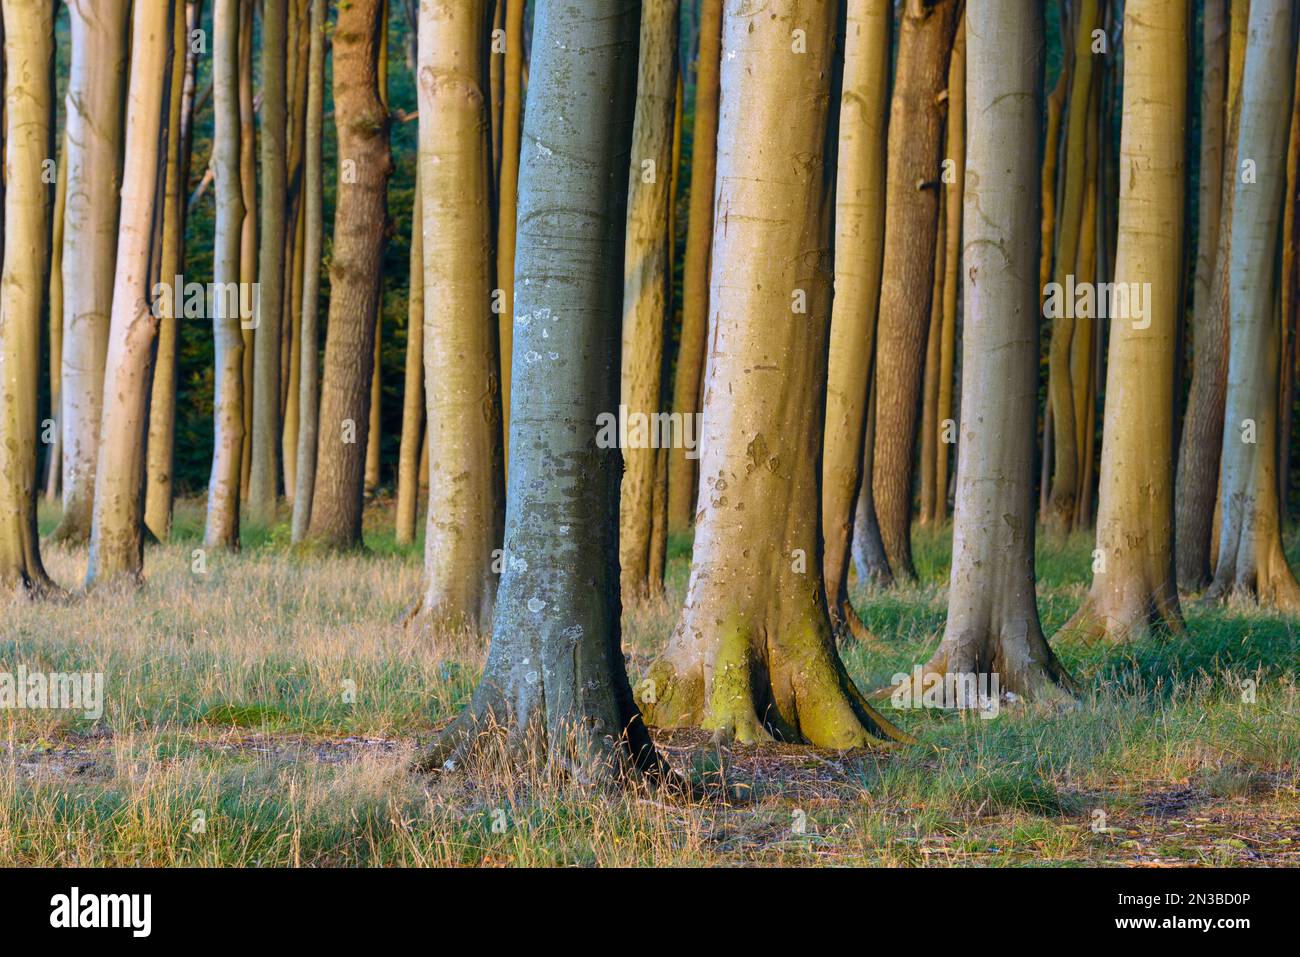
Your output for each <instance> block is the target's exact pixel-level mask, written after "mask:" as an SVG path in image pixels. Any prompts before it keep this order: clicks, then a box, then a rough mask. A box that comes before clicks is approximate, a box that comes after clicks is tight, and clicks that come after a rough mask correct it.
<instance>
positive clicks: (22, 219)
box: [0, 0, 54, 597]
mask: <svg viewBox="0 0 1300 957" xmlns="http://www.w3.org/2000/svg"><path fill="white" fill-rule="evenodd" d="M0 13H2V15H3V17H4V61H5V62H4V92H5V110H4V116H5V136H4V150H5V169H6V171H7V173H8V176H7V182H6V183H5V192H4V221H5V226H4V268H3V272H2V273H0V397H2V398H3V401H0V585H2V586H4V587H5V588H6V589H10V590H13V589H22V590H23V591H25V592H26V593H27V594H28V595H30V596H34V597H35V596H41V595H44V594H46V593H48V592H50V591H52V590H53V589H54V584H53V582H51V581H50V578H49V576H48V575H46V573H45V566H44V565H43V564H42V563H41V548H40V541H39V539H38V538H37V534H36V487H37V486H36V441H37V439H36V433H37V422H36V402H37V385H38V383H39V382H40V361H41V299H42V297H43V296H44V293H45V282H46V279H47V274H48V270H49V268H50V259H49V257H50V203H51V195H50V193H51V190H50V184H49V183H48V182H46V180H47V179H48V177H46V176H45V175H44V173H45V167H44V164H45V163H46V161H47V160H48V158H49V156H50V153H51V151H52V147H53V143H54V139H53V129H54V82H53V78H54V72H53V65H54V3H53V0H4V2H3V5H0Z"/></svg>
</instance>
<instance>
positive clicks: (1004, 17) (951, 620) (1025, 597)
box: [914, 0, 1074, 707]
mask: <svg viewBox="0 0 1300 957" xmlns="http://www.w3.org/2000/svg"><path fill="white" fill-rule="evenodd" d="M966 31H967V37H966V43H967V55H968V56H969V63H968V66H967V70H968V74H967V75H968V84H969V86H968V90H967V96H968V97H969V103H970V144H969V151H968V153H967V171H968V172H967V180H968V188H967V189H966V192H965V203H966V216H965V223H966V233H965V236H964V239H963V245H964V249H963V257H962V262H963V268H964V269H965V270H966V275H967V281H966V284H965V310H964V316H965V333H964V336H963V339H962V348H963V354H962V390H961V401H962V406H963V408H962V417H961V420H962V429H963V432H964V434H963V436H962V442H961V445H960V447H959V449H958V466H957V496H956V512H955V523H954V526H953V549H952V554H953V563H952V575H951V583H950V585H949V589H948V621H947V624H946V626H945V628H944V636H943V641H942V642H941V643H940V645H939V647H938V649H937V650H936V651H935V653H934V655H933V657H931V659H930V661H929V663H928V664H927V665H926V666H925V669H924V672H925V673H927V674H950V675H972V674H979V675H985V674H993V675H996V676H998V681H999V686H1000V687H1001V688H1003V689H1005V690H1008V691H1013V692H1015V693H1016V694H1019V695H1022V696H1025V697H1029V698H1059V697H1061V696H1062V692H1066V693H1067V694H1068V693H1069V692H1071V691H1073V688H1074V684H1073V681H1072V680H1071V679H1070V677H1069V676H1068V675H1067V674H1066V673H1065V669H1064V668H1063V667H1062V666H1061V664H1060V662H1059V661H1057V660H1056V656H1055V655H1054V654H1053V653H1052V650H1051V649H1050V648H1049V647H1048V645H1047V640H1046V639H1045V638H1044V636H1043V629H1042V625H1041V623H1040V622H1039V619H1038V607H1037V605H1036V603H1035V596H1034V590H1035V580H1034V444H1035V428H1034V426H1035V419H1036V418H1037V414H1038V410H1037V404H1038V362H1039V351H1038V348H1039V347H1038V322H1039V299H1038V297H1039V289H1038V286H1037V284H1036V283H1035V281H1034V280H1035V279H1036V278H1037V275H1036V268H1035V267H1036V266H1037V265H1038V242H1039V232H1040V229H1039V227H1040V222H1041V218H1040V215H1039V203H1040V202H1041V196H1040V187H1039V183H1038V176H1037V173H1038V155H1039V145H1038V144H1039V134H1040V124H1041V123H1042V119H1041V116H1042V113H1041V109H1042V94H1041V92H1040V91H1041V89H1042V77H1043V56H1044V47H1045V44H1044V42H1043V15H1042V11H1041V8H1037V9H1036V8H1035V6H1034V5H1033V4H1026V3H1023V2H1022V0H970V2H969V9H968V11H967V20H966ZM952 105H953V106H954V107H955V106H957V104H955V103H954V104H952ZM921 690H922V689H920V688H917V689H914V692H920V691H921ZM956 703H957V704H958V705H959V706H965V707H978V702H975V701H959V702H956Z"/></svg>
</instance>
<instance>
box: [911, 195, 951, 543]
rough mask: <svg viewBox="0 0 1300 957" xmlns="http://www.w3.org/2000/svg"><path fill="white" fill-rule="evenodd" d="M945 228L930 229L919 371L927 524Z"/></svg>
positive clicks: (935, 439) (942, 210)
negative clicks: (925, 319) (927, 301)
mask: <svg viewBox="0 0 1300 957" xmlns="http://www.w3.org/2000/svg"><path fill="white" fill-rule="evenodd" d="M947 206H948V197H947V190H942V191H941V192H940V194H939V222H940V224H943V223H944V222H945V221H946V219H947V216H946V213H947ZM945 232H946V230H944V229H936V230H935V231H934V260H933V261H934V268H933V269H932V270H931V280H930V281H931V288H930V322H929V328H928V329H927V330H926V335H925V365H924V371H923V372H922V374H921V425H920V428H921V432H920V440H921V452H920V459H919V462H918V464H917V467H918V469H919V470H920V475H919V476H918V482H917V484H918V485H919V486H920V488H919V492H920V496H919V497H920V508H919V509H918V511H917V516H916V521H917V524H918V525H928V524H929V522H930V519H931V518H933V517H934V461H935V458H936V453H937V451H938V449H937V446H938V444H939V432H938V429H937V428H935V421H936V420H935V414H936V413H937V412H938V410H939V339H940V334H941V330H942V328H943V275H944V258H945V256H946V255H947V252H948V244H947V243H946V242H945V241H944V240H945V239H946V236H945Z"/></svg>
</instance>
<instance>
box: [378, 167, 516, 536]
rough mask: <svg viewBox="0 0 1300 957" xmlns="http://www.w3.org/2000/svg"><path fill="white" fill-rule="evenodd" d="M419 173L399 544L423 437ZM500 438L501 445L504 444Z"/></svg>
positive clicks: (407, 532) (414, 492) (415, 491)
mask: <svg viewBox="0 0 1300 957" xmlns="http://www.w3.org/2000/svg"><path fill="white" fill-rule="evenodd" d="M422 202H423V201H422V200H421V199H420V173H419V170H418V169H417V170H416V174H415V202H414V206H413V208H412V209H411V269H410V275H411V278H410V283H409V287H408V290H407V306H406V369H405V372H404V375H403V377H402V378H403V390H402V441H401V445H400V446H399V448H398V453H397V520H396V538H397V543H398V544H399V545H409V544H410V543H411V542H413V541H415V517H416V515H415V513H416V509H417V506H418V503H419V499H420V487H419V486H420V442H421V439H422V437H423V434H424V242H423V237H424V229H423V227H422V225H421V220H422V218H423V217H422V215H421V212H420V210H421V206H422ZM504 441H505V440H504V439H503V440H502V442H503V443H504Z"/></svg>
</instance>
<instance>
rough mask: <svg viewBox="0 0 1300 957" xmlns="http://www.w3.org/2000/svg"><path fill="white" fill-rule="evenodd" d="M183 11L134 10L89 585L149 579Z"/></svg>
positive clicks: (158, 6) (147, 7) (156, 6)
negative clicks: (151, 455)
mask: <svg viewBox="0 0 1300 957" xmlns="http://www.w3.org/2000/svg"><path fill="white" fill-rule="evenodd" d="M174 15H175V10H174V8H173V6H172V4H170V3H159V4H148V3H140V4H136V6H135V8H134V10H133V11H132V21H131V71H130V76H131V78H130V85H129V88H128V90H127V100H126V151H125V154H124V155H125V161H124V163H123V168H124V170H125V173H124V175H123V181H122V216H121V218H120V220H119V223H118V231H117V271H116V273H115V275H114V277H113V310H112V314H111V318H110V321H109V330H108V355H107V358H106V360H105V363H104V412H103V419H102V422H101V425H100V430H99V461H98V463H97V464H96V466H95V505H94V509H93V511H92V518H91V526H90V567H89V568H88V569H87V572H86V583H87V585H90V584H96V583H101V582H105V581H108V580H111V579H114V578H119V577H125V578H130V579H135V580H139V579H140V577H141V575H142V573H143V571H144V514H143V513H144V466H145V449H144V443H145V430H146V427H147V422H148V416H147V409H148V405H149V386H150V383H151V382H152V378H153V353H154V339H155V337H156V335H157V333H158V317H157V316H156V315H155V313H154V310H152V309H151V308H150V289H149V266H150V262H151V260H152V252H153V249H152V246H153V242H154V233H155V225H154V223H155V218H156V216H157V215H158V213H159V212H160V209H159V207H160V206H161V203H162V195H161V194H162V192H163V188H164V182H163V177H162V176H160V175H159V173H160V165H161V159H162V153H163V151H164V150H165V148H166V137H167V126H168V107H167V104H168V86H169V85H170V78H171V74H172V58H171V53H172V41H173V32H174V31H173V30H172V19H173V16H174Z"/></svg>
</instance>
